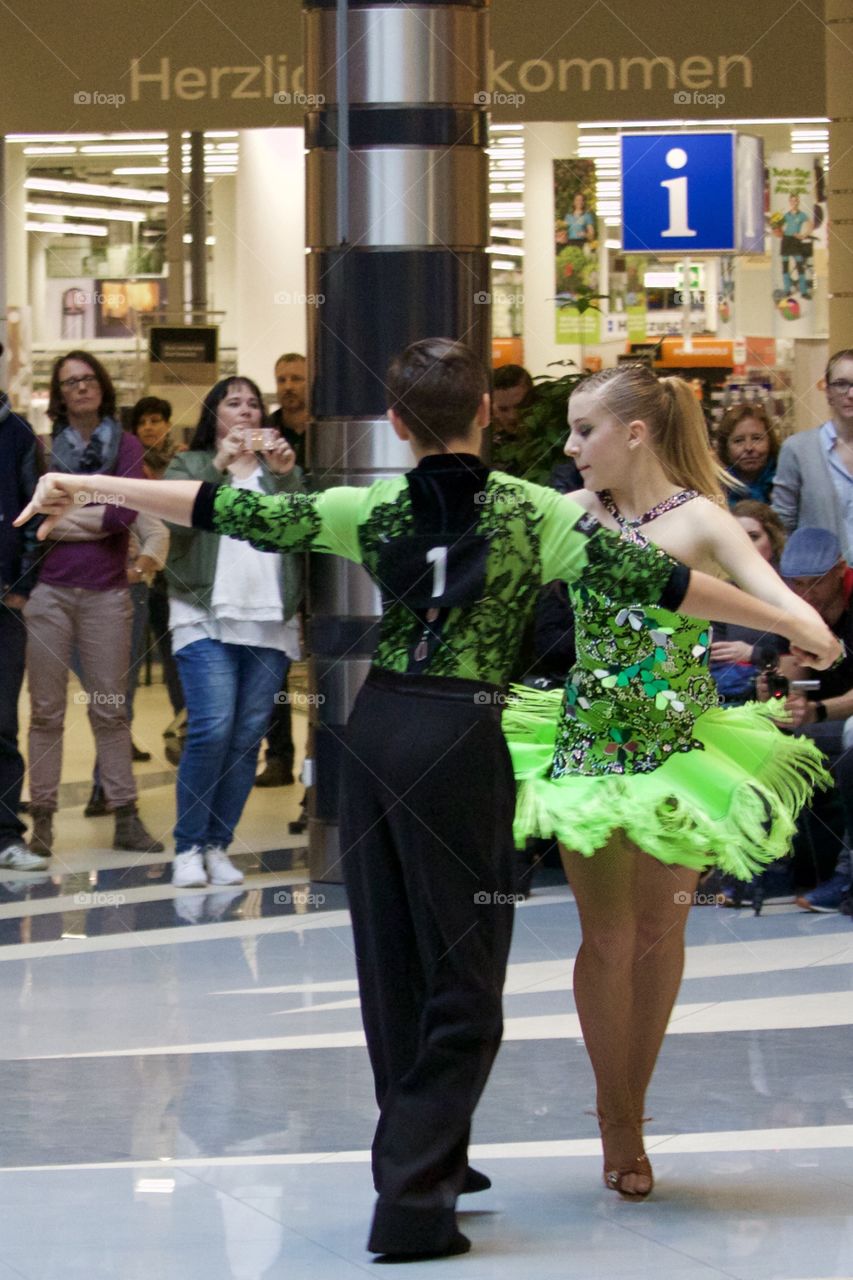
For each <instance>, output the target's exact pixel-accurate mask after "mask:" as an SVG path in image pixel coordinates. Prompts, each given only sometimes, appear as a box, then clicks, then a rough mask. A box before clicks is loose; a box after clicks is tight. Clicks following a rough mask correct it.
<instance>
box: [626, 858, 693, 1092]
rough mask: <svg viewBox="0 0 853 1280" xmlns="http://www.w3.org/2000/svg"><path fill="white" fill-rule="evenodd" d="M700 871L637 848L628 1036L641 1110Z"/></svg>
mask: <svg viewBox="0 0 853 1280" xmlns="http://www.w3.org/2000/svg"><path fill="white" fill-rule="evenodd" d="M698 882H699V872H698V871H691V870H689V868H687V867H677V866H667V865H666V864H665V863H663V862H659V861H658V860H657V859H656V858H652V857H650V856H649V855H648V854H647V853H643V852H642V851H641V850H638V851H637V860H636V874H635V878H634V887H635V895H634V898H635V905H636V932H635V946H636V950H635V955H634V981H633V1000H632V1007H631V1022H630V1024H629V1032H628V1034H629V1036H630V1039H631V1043H632V1045H633V1052H632V1088H633V1093H634V1109H635V1112H636V1114H637V1115H638V1116H642V1115H643V1109H644V1106H645V1098H646V1090H647V1089H648V1087H649V1081H650V1080H651V1078H652V1072H653V1071H654V1069H655V1063H656V1062H657V1059H658V1054H659V1053H660V1048H661V1045H662V1044H663V1038H664V1035H665V1034H666V1028H667V1023H668V1022H669V1016H670V1014H671V1013H672V1008H673V1005H674V1004H675V999H676V996H677V995H678V988H679V987H680V986H681V977H682V973H683V971H684V929H685V926H686V924H687V915H688V912H689V911H690V907H691V905H692V903H693V894H694V893H695V891H696V885H697V884H698Z"/></svg>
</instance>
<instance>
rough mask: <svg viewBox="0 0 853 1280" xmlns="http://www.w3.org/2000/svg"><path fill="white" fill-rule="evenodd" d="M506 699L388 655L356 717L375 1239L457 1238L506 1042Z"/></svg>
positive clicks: (346, 776)
mask: <svg viewBox="0 0 853 1280" xmlns="http://www.w3.org/2000/svg"><path fill="white" fill-rule="evenodd" d="M500 701H501V695H500V694H499V692H498V691H497V690H495V689H494V688H493V687H492V686H488V685H478V684H476V683H474V682H473V681H463V680H450V679H435V678H432V677H424V676H395V675H393V674H386V673H384V672H376V671H374V672H372V673H371V674H370V676H369V677H368V680H367V682H366V684H365V685H364V687H363V689H362V690H361V692H360V693H359V695H358V699H357V701H356V705H355V708H354V710H353V714H352V717H351V719H350V723H349V726H348V729H347V738H346V745H345V749H344V752H343V754H344V763H343V766H342V795H341V818H340V834H341V848H342V851H343V855H344V857H343V862H344V877H345V881H346V886H347V891H348V895H349V904H350V911H351V914H352V926H353V933H354V937H355V946H356V961H357V968H358V980H359V990H360V994H361V1006H362V1015H363V1019H364V1027H365V1032H366V1036H367V1047H368V1052H369V1054H370V1061H371V1064H372V1067H373V1074H374V1080H375V1086H376V1098H377V1102H378V1103H379V1109H380V1118H379V1124H378V1127H377V1130H376V1136H375V1139H374V1142H373V1178H374V1183H375V1186H376V1190H377V1192H378V1195H379V1199H378V1202H377V1205H376V1211H375V1215H374V1220H373V1228H372V1231H371V1235H370V1240H369V1242H368V1248H369V1249H370V1250H372V1251H373V1252H375V1253H397V1252H401V1253H415V1252H426V1251H430V1250H439V1249H441V1248H443V1247H444V1246H445V1245H446V1244H448V1243H449V1242H450V1240H451V1239H452V1238H453V1235H454V1234H455V1232H456V1229H457V1228H456V1216H455V1204H456V1197H457V1196H458V1194H459V1192H460V1190H461V1188H462V1184H463V1182H464V1179H465V1174H466V1171H467V1168H468V1154H467V1150H468V1137H469V1132H470V1125H471V1117H472V1115H473V1112H474V1108H475V1107H476V1105H477V1102H478V1100H479V1097H480V1094H481V1093H482V1090H483V1087H484V1085H485V1083H486V1079H487V1077H488V1074H489V1071H490V1069H491V1066H492V1062H493V1061H494V1058H495V1054H496V1053H497V1051H498V1047H499V1045H500V1040H501V1034H502V1030H503V1020H502V1007H501V995H502V990H503V983H504V976H505V973H506V963H507V956H508V954H509V945H510V938H511V933H512V921H513V911H514V903H513V895H514V892H515V866H514V863H515V859H514V852H513V842H512V817H513V810H514V805H515V784H514V780H513V776H512V768H511V764H510V759H509V753H508V751H507V748H506V743H505V741H504V738H503V735H502V733H501V728H500V705H499V703H500Z"/></svg>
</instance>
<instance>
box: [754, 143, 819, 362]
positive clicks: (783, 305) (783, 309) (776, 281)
mask: <svg viewBox="0 0 853 1280" xmlns="http://www.w3.org/2000/svg"><path fill="white" fill-rule="evenodd" d="M768 180H769V208H770V232H771V242H772V259H773V302H774V304H775V333H776V336H777V337H779V338H783V337H784V338H808V337H813V336H815V334H816V327H815V304H814V249H815V245H816V244H818V243H819V242H821V241H822V240H825V236H826V207H825V196H824V193H823V190H822V187H823V181H822V174H821V172H820V170H819V169H818V165H817V164H816V162H815V160H814V158H813V157H812V156H808V155H796V154H794V153H792V152H785V151H777V152H774V153H773V154H772V155H771V156H770V158H769V165H768Z"/></svg>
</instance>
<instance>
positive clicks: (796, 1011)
mask: <svg viewBox="0 0 853 1280" xmlns="http://www.w3.org/2000/svg"><path fill="white" fill-rule="evenodd" d="M143 692H146V691H143ZM160 719H161V720H162V719H163V717H162V716H161V717H160ZM152 740H153V735H152ZM70 781H74V778H73V777H72V778H71V779H70ZM78 781H85V773H82V772H80V776H79V778H78ZM299 798H300V789H299V788H298V787H295V788H294V787H290V788H283V789H281V790H279V791H275V792H269V793H263V792H261V793H255V794H253V797H252V801H251V803H250V812H249V813H247V820H246V824H244V827H241V835H240V841H239V842H238V844H239V847H238V851H237V854H236V858H237V860H238V861H239V862H240V864H241V866H242V867H243V869H244V870H245V871H246V883H245V885H243V886H241V887H239V888H238V889H236V890H208V891H205V890H188V891H175V890H173V889H172V887H171V885H170V884H169V882H168V855H158V856H157V857H150V858H145V857H135V856H134V855H118V854H114V853H111V852H109V851H108V850H107V849H106V848H102V847H101V846H105V845H107V844H108V843H109V841H108V839H106V840H105V839H102V838H101V837H100V835H99V834H98V833H100V832H104V833H105V835H108V833H109V825H107V826H106V827H104V826H103V824H104V822H105V821H107V820H104V819H98V820H93V822H90V823H86V821H85V820H84V819H82V817H81V816H80V812H79V806H78V807H77V808H76V809H71V808H69V809H68V810H66V811H64V812H63V814H62V817H61V824H60V825H61V828H62V830H63V832H64V833H65V838H64V841H63V845H62V852H61V855H58V861H57V866H56V868H52V869H51V872H50V873H49V874H48V875H46V876H43V877H33V876H22V875H17V876H16V875H14V874H13V873H11V872H4V873H3V877H4V878H3V880H2V882H0V943H2V944H3V945H2V946H0V1025H2V1027H3V1040H2V1057H0V1096H2V1097H3V1100H4V1106H3V1122H2V1136H3V1140H2V1143H0V1222H2V1224H3V1230H2V1232H0V1280H2V1278H3V1277H5V1276H10V1277H15V1276H17V1277H25V1278H26V1280H69V1278H76V1277H81V1278H83V1277H85V1280H100V1278H101V1277H103V1278H104V1280H116V1278H117V1277H120V1278H121V1280H143V1278H144V1280H151V1277H152V1276H156V1277H157V1280H196V1278H197V1277H198V1278H199V1280H200V1278H201V1277H204V1280H230V1278H232V1277H234V1278H239V1280H271V1278H272V1277H285V1276H286V1277H293V1278H294V1280H302V1278H303V1277H308V1276H311V1277H312V1278H313V1277H319V1278H320V1280H323V1278H324V1277H328V1278H329V1280H341V1278H343V1277H349V1276H356V1275H358V1274H362V1275H364V1274H365V1273H366V1272H368V1271H369V1268H370V1266H371V1263H370V1257H369V1255H368V1254H366V1253H365V1251H364V1243H365V1235H366V1229H367V1222H368V1218H369V1214H370V1209H371V1201H372V1188H371V1181H370V1167H369V1146H370V1141H371V1136H372V1129H373V1124H374V1118H375V1116H374V1103H373V1098H372V1091H371V1080H370V1072H369V1068H368V1064H367V1060H366V1054H365V1050H364V1040H363V1033H362V1029H361V1019H360V1015H359V1008H358V999H357V992H356V985H355V976H354V965H353V955H352V940H351V935H350V929H349V920H348V915H347V911H346V903H345V899H344V895H343V892H342V890H341V888H340V886H337V885H333V884H330V885H320V884H314V885H312V884H310V883H308V882H307V881H306V878H305V872H304V851H303V850H301V849H299V848H293V847H292V846H293V845H294V844H295V842H294V841H292V840H291V841H290V842H289V843H288V838H287V837H285V838H282V835H281V833H282V831H286V821H287V818H288V817H289V816H290V815H291V814H292V813H295V811H296V808H297V806H298V801H299ZM143 803H144V805H145V806H146V807H147V809H150V811H151V812H152V813H155V814H157V815H158V818H159V820H160V821H161V824H162V829H163V830H166V831H167V830H168V827H169V822H170V818H169V812H170V807H171V804H172V793H171V788H169V787H168V786H162V785H157V786H154V787H152V788H150V789H147V790H145V792H144V794H143ZM98 824H101V825H98ZM86 831H89V832H92V833H94V834H93V835H90V836H89V838H88V840H87V839H85V838H84V836H81V835H80V833H81V832H86ZM249 837H251V838H249ZM93 846H95V847H93ZM578 937H579V935H578V925H577V916H576V911H575V907H574V903H573V901H572V899H571V896H570V894H569V893H568V891H567V890H566V888H565V887H564V886H563V885H562V884H561V883H560V882H559V878H558V875H557V873H554V874H553V875H552V876H551V877H550V880H549V879H547V878H546V880H545V881H544V883H542V884H541V885H540V887H538V888H537V890H536V891H535V893H534V895H533V897H532V898H531V899H530V900H529V901H528V902H526V903H524V904H522V905H521V906H520V907H519V908H518V911H517V915H516V929H515V940H514V944H513V951H512V957H511V967H510V974H509V981H508V985H507V995H506V1000H505V1012H506V1041H505V1044H504V1047H503V1049H502V1051H501V1054H500V1056H499V1058H498V1062H497V1064H496V1067H495V1070H494V1073H493V1075H492V1078H491V1080H490V1082H489V1085H488V1088H487V1090H486V1093H485V1095H484V1098H483V1100H482V1103H481V1106H480V1108H479V1110H478V1113H477V1117H476V1121H475V1129H474V1135H473V1140H474V1144H475V1145H474V1149H473V1150H474V1156H475V1159H476V1162H477V1164H478V1166H480V1167H481V1168H483V1169H484V1170H485V1171H486V1172H487V1173H488V1174H489V1175H490V1176H491V1178H492V1180H493V1184H494V1185H493V1188H492V1190H491V1191H489V1192H486V1193H485V1194H483V1195H480V1196H478V1197H476V1200H475V1201H473V1200H472V1201H469V1202H463V1205H464V1209H465V1212H464V1217H463V1224H464V1230H465V1231H466V1233H467V1234H469V1235H470V1236H471V1238H472V1240H473V1242H474V1250H473V1252H472V1253H471V1254H469V1255H468V1256H466V1257H464V1258H459V1259H452V1260H447V1261H444V1262H433V1263H428V1264H420V1265H417V1264H416V1265H415V1267H414V1270H415V1271H416V1272H418V1273H420V1270H421V1267H426V1268H427V1270H428V1274H429V1276H430V1277H431V1280H432V1278H433V1277H434V1278H435V1280H503V1278H504V1277H505V1278H506V1280H510V1277H512V1278H513V1280H515V1277H520V1276H526V1275H531V1276H536V1277H537V1278H538V1280H552V1278H553V1280H558V1278H559V1280H566V1278H569V1280H592V1278H593V1277H596V1278H597V1277H600V1276H613V1277H626V1280H627V1278H628V1277H631V1278H632V1280H636V1277H646V1276H653V1277H655V1280H692V1278H693V1277H697V1278H698V1277H708V1278H709V1280H710V1278H713V1277H715V1276H716V1277H719V1276H725V1277H729V1278H735V1280H828V1278H829V1277H834V1278H839V1277H848V1280H850V1277H851V1276H853V1174H851V1167H853V1166H851V1154H852V1153H853V1083H851V1069H850V1063H851V1056H850V1042H851V1038H850V1026H851V1023H853V989H852V988H853V983H851V979H852V978H853V924H851V921H849V920H848V919H846V918H844V917H842V916H840V915H832V916H830V915H827V916H813V915H808V914H806V913H803V912H799V911H797V910H796V909H795V908H793V907H790V906H786V907H770V908H768V909H766V910H765V914H764V915H762V916H761V917H760V918H755V917H754V916H753V915H752V913H751V912H750V911H747V910H744V911H726V910H724V909H721V908H716V907H713V906H703V907H697V908H696V909H694V911H693V913H692V916H691V919H690V922H689V927H688V943H689V955H688V967H687V975H686V978H685V982H684V985H683V988H682V991H681V995H680V998H679V1003H678V1006H677V1009H676V1012H675V1015H674V1018H673V1021H672V1025H671V1028H670V1034H669V1035H668V1037H667V1041H666V1044H665V1047H664V1053H663V1056H662V1059H661V1062H660V1065H659V1069H658V1073H657V1076H656V1079H655V1082H654V1085H653V1090H652V1097H651V1099H650V1108H649V1109H650V1112H651V1114H652V1115H654V1116H655V1117H656V1119H655V1120H654V1121H653V1122H652V1123H651V1124H650V1125H649V1126H648V1131H649V1139H648V1145H649V1149H650V1152H651V1154H652V1158H653V1161H654V1167H655V1173H656V1176H657V1179H658V1187H657V1188H656V1191H655V1195H654V1196H653V1197H652V1199H651V1200H649V1201H648V1202H645V1203H643V1204H629V1203H626V1202H623V1201H621V1200H619V1199H618V1198H616V1197H615V1196H613V1195H612V1194H611V1193H608V1192H606V1191H605V1190H604V1188H603V1187H602V1186H601V1182H600V1166H601V1161H600V1157H599V1154H598V1144H597V1140H596V1137H595V1133H594V1121H593V1120H592V1119H591V1118H590V1117H589V1116H588V1115H586V1114H585V1109H586V1108H587V1107H588V1106H589V1105H590V1104H591V1101H592V1086H591V1076H590V1071H589V1067H588V1065H587V1061H586V1056H585V1053H584V1050H583V1046H582V1044H581V1042H580V1039H579V1027H578V1023H577V1018H576V1015H575V1012H574V1006H573V1002H572V996H571V968H572V959H573V957H574V955H575V953H576V950H577V945H578Z"/></svg>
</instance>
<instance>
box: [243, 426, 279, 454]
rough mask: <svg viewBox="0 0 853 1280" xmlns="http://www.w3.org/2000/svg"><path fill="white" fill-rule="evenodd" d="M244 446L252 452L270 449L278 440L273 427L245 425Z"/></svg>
mask: <svg viewBox="0 0 853 1280" xmlns="http://www.w3.org/2000/svg"><path fill="white" fill-rule="evenodd" d="M245 440H246V448H247V449H248V450H250V452H252V453H263V452H264V450H265V449H271V448H272V447H273V445H274V444H275V442H276V441H277V440H278V432H277V431H276V429H275V427H246V434H245Z"/></svg>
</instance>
